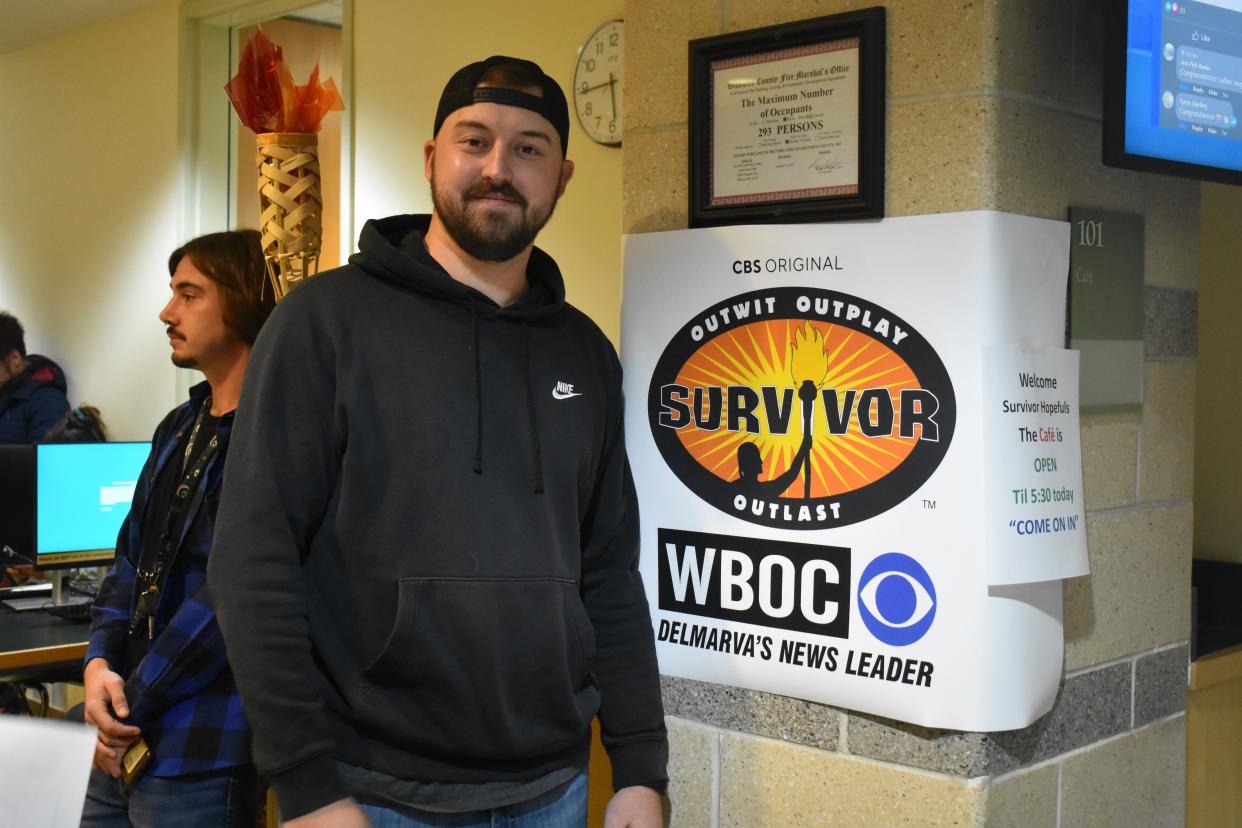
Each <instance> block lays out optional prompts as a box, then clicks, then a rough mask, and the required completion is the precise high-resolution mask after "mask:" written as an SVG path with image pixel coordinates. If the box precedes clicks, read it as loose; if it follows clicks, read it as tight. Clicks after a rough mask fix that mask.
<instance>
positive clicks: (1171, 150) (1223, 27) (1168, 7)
mask: <svg viewBox="0 0 1242 828" xmlns="http://www.w3.org/2000/svg"><path fill="white" fill-rule="evenodd" d="M1114 2H1115V3H1118V4H1119V5H1120V6H1121V8H1120V9H1115V12H1116V11H1120V12H1121V14H1119V15H1116V16H1114V17H1112V19H1113V20H1114V21H1115V22H1114V24H1113V25H1114V27H1115V31H1113V32H1111V33H1110V34H1111V35H1112V36H1113V45H1112V46H1111V48H1110V49H1109V55H1108V58H1107V62H1108V77H1107V78H1106V83H1105V114H1104V131H1105V140H1104V163H1106V164H1110V165H1113V166H1119V167H1129V168H1131V169H1139V170H1147V171H1151V172H1160V173H1167V174H1172V175H1182V176H1187V177H1189V178H1198V179H1201V180H1206V181H1220V182H1223V183H1228V184H1242V125H1239V118H1240V117H1242V0H1185V1H1184V2H1182V1H1181V0H1179V2H1173V0H1114ZM1122 32H1124V38H1122V37H1120V35H1121V33H1122Z"/></svg>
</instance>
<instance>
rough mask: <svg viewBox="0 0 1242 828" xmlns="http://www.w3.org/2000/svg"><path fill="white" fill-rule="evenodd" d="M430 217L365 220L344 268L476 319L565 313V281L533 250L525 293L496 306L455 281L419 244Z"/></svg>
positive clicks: (546, 257)
mask: <svg viewBox="0 0 1242 828" xmlns="http://www.w3.org/2000/svg"><path fill="white" fill-rule="evenodd" d="M430 225H431V216H430V215H400V216H389V217H388V218H382V219H371V220H369V221H367V223H366V224H364V225H363V226H362V233H361V234H360V235H359V237H358V250H359V252H358V253H355V254H354V255H353V256H351V257H350V259H349V263H350V264H352V265H354V266H355V267H358V268H361V269H362V270H364V271H366V272H367V273H368V274H370V275H371V276H374V277H375V278H377V279H380V280H382V281H385V282H389V283H391V284H394V285H397V286H399V287H403V288H405V289H407V290H414V291H417V292H419V293H422V294H424V295H426V296H430V297H434V298H436V299H442V300H444V301H447V302H453V303H455V304H459V305H468V306H471V307H473V308H474V309H475V312H476V313H478V314H480V315H482V316H495V317H497V318H504V319H512V320H515V321H516V320H527V321H530V322H534V321H536V320H542V319H547V318H549V317H553V316H556V315H557V314H560V313H561V312H562V311H563V310H564V309H565V280H564V279H563V278H561V270H560V268H559V267H557V266H556V262H554V261H553V260H552V257H551V256H549V255H548V254H547V253H544V252H543V251H542V250H540V249H539V248H538V247H536V248H533V249H532V250H531V254H530V262H529V264H528V265H527V267H526V282H527V287H526V292H525V293H523V294H522V295H521V296H519V297H518V298H517V300H515V301H514V302H513V303H512V304H509V305H505V306H504V307H500V306H499V305H497V304H496V303H495V302H493V301H492V300H491V299H489V298H488V297H486V296H484V295H483V294H482V293H479V292H478V291H477V290H475V289H474V288H472V287H469V286H467V285H463V284H462V283H461V282H458V281H456V280H455V279H454V278H453V277H452V276H450V275H449V274H448V272H447V271H445V269H444V268H443V267H442V266H441V265H440V263H439V262H437V261H436V260H435V259H433V258H432V257H431V254H429V253H428V252H427V248H426V246H425V245H424V244H423V238H424V237H425V236H426V235H427V228H428V227H429V226H430Z"/></svg>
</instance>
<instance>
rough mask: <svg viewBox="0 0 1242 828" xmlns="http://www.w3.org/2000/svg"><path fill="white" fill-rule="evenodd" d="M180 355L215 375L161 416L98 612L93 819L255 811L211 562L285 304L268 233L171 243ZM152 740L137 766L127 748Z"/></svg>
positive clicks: (220, 820) (87, 704) (218, 818)
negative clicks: (253, 370) (270, 331)
mask: <svg viewBox="0 0 1242 828" xmlns="http://www.w3.org/2000/svg"><path fill="white" fill-rule="evenodd" d="M168 270H169V273H170V275H171V277H172V279H171V288H172V298H171V299H169V301H168V304H167V305H166V306H165V307H164V309H163V311H161V312H160V321H161V322H163V323H164V325H165V327H166V330H167V333H168V339H169V345H170V346H171V348H172V361H173V363H174V364H176V365H177V366H179V367H182V368H197V369H198V370H200V371H202V372H203V374H204V375H205V377H206V380H207V381H206V382H203V383H200V384H198V385H196V386H195V387H194V388H192V389H191V390H190V399H189V400H188V401H187V402H185V403H182V404H181V405H179V406H178V407H177V408H175V409H173V411H172V412H170V413H169V414H168V416H167V417H165V418H164V421H163V422H161V423H160V425H159V427H158V428H157V429H156V430H155V436H154V437H153V438H152V443H151V454H150V455H149V456H148V457H147V462H146V465H145V466H144V467H143V470H142V473H141V476H140V478H139V480H138V484H137V487H136V488H135V491H134V499H133V503H132V505H131V507H130V512H129V515H128V517H126V519H125V522H124V524H123V525H122V526H121V531H120V535H119V536H118V537H117V544H116V560H115V563H114V565H113V567H112V571H111V572H109V574H108V577H107V578H106V579H105V580H104V582H103V585H102V586H101V587H100V590H99V595H98V597H97V598H96V601H95V606H94V609H93V611H92V624H91V636H90V644H89V647H88V649H87V653H86V667H85V672H84V681H83V683H84V685H85V701H84V707H83V713H84V716H85V719H86V721H88V722H90V723H92V724H95V725H96V726H98V728H99V739H98V742H97V744H96V748H95V770H94V771H93V772H92V774H91V780H90V785H89V787H88V789H87V796H86V803H85V808H84V811H83V815H82V824H83V825H90V826H103V825H117V826H128V825H131V824H132V825H136V826H143V825H157V824H166V823H168V821H169V819H170V818H172V817H173V816H174V815H175V816H176V818H177V819H179V820H181V821H178V822H177V824H179V825H181V824H186V825H190V824H193V825H211V826H233V825H238V826H241V825H250V826H252V825H253V824H254V815H255V805H256V799H257V797H256V784H255V773H254V768H253V765H252V764H251V759H250V732H249V729H248V728H247V725H246V720H245V718H244V716H243V714H242V708H241V702H240V700H239V699H238V696H237V687H236V685H235V684H234V682H233V674H232V672H231V671H230V669H229V665H228V661H227V659H226V656H225V651H224V641H223V639H222V638H221V636H220V628H219V627H218V626H217V624H216V616H215V612H214V610H213V609H212V606H211V601H210V599H209V597H208V595H207V585H206V583H205V577H206V572H207V557H208V555H209V554H210V552H211V543H212V533H213V530H214V527H215V516H216V507H217V505H218V503H219V500H220V488H221V480H222V478H223V474H224V459H225V455H226V453H227V451H228V444H229V433H230V431H231V428H232V423H233V416H234V410H235V409H236V407H237V401H238V398H239V397H240V395H241V387H242V378H243V375H244V373H245V370H246V362H247V361H248V359H249V357H250V347H251V345H252V344H253V343H254V339H255V337H256V336H257V335H258V332H259V328H260V326H262V324H263V322H264V320H266V319H267V316H268V314H269V313H270V312H271V309H272V306H273V304H274V300H273V294H272V291H271V290H270V289H267V288H266V286H265V279H266V273H265V269H264V264H263V255H262V251H261V249H260V242H259V234H258V233H257V232H255V231H253V230H244V231H235V232H229V233H213V234H210V235H207V236H202V237H200V238H197V239H194V240H193V241H190V242H189V243H187V244H186V245H184V246H183V247H181V248H178V249H177V250H176V251H175V252H174V253H173V254H172V256H171V257H170V258H169V262H168ZM144 746H145V750H146V751H147V752H149V756H150V758H149V761H148V764H147V765H146V766H145V769H144V770H143V771H142V773H141V774H140V775H139V776H138V777H137V779H135V780H133V781H131V783H129V784H126V783H125V782H123V781H122V779H121V778H120V777H121V771H122V760H123V757H124V756H125V754H126V752H127V751H130V750H131V749H133V750H134V751H135V753H134V754H133V755H134V756H138V755H141V754H142V752H143V751H144Z"/></svg>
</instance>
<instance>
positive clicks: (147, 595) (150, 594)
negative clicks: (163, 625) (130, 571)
mask: <svg viewBox="0 0 1242 828" xmlns="http://www.w3.org/2000/svg"><path fill="white" fill-rule="evenodd" d="M163 568H164V565H163V562H162V561H161V562H159V563H157V564H156V565H155V569H153V570H151V571H149V572H143V571H142V570H139V571H138V579H139V580H138V583H139V586H141V585H142V584H146V585H147V587H146V589H143V590H142V592H141V593H139V595H138V604H137V606H135V607H134V614H133V617H132V621H131V622H130V628H129V630H130V634H131V635H132V634H133V632H134V630H136V629H137V628H138V625H139V624H140V623H142V619H144V618H145V619H146V620H147V640H148V641H152V640H154V639H155V611H156V610H157V609H158V608H159V605H160V587H159V582H160V571H161V570H163Z"/></svg>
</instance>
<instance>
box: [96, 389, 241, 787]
mask: <svg viewBox="0 0 1242 828" xmlns="http://www.w3.org/2000/svg"><path fill="white" fill-rule="evenodd" d="M209 391H210V388H209V386H208V385H207V383H205V382H203V383H199V384H198V385H196V386H194V388H192V389H191V390H190V399H189V401H187V402H185V403H182V404H181V405H180V406H178V407H177V408H175V409H173V411H172V412H171V413H169V415H168V416H167V417H165V418H164V421H163V422H161V423H160V425H159V427H158V428H156V430H155V436H154V437H153V438H152V440H151V454H150V455H149V456H148V457H147V462H146V464H145V465H144V466H143V469H142V474H141V476H140V477H139V479H138V484H137V486H136V487H135V489H134V500H133V503H132V504H131V506H130V510H129V515H128V516H127V517H126V518H125V522H124V523H123V524H122V525H121V531H120V534H119V535H118V536H117V541H116V559H115V561H114V563H113V566H112V570H111V571H110V572H109V573H108V576H107V577H106V578H105V579H104V582H103V584H102V586H101V587H100V589H99V595H98V596H97V597H96V599H95V606H94V608H93V609H92V611H91V636H90V643H89V644H88V646H87V651H86V661H87V662H89V661H90V660H91V659H93V658H103V659H106V660H107V662H108V664H109V665H111V667H112V669H113V670H115V671H116V672H117V673H119V674H120V675H121V676H122V677H124V678H125V698H126V700H127V701H128V702H129V708H130V715H129V719H128V720H127V723H129V724H132V725H136V726H137V727H139V728H141V729H142V736H143V738H144V739H145V740H146V742H147V745H148V746H149V747H150V748H151V760H152V761H151V764H150V765H149V766H148V769H147V772H148V773H150V774H153V775H155V776H181V775H185V774H191V773H202V772H204V771H210V770H217V769H220V768H227V767H232V766H235V765H241V764H247V763H249V762H250V761H251V760H250V730H249V728H248V727H247V725H246V720H245V717H244V716H243V714H242V708H241V700H240V699H239V698H238V695H237V686H236V684H235V683H234V681H233V674H232V671H231V670H230V669H229V665H228V660H227V658H226V656H225V652H224V639H223V638H222V637H221V635H220V627H219V625H218V624H217V623H216V614H215V611H214V610H213V609H212V607H211V601H210V599H209V598H208V596H207V583H206V575H207V556H208V554H209V553H210V551H211V538H212V532H213V530H214V527H215V519H216V508H217V506H218V505H219V502H220V486H221V481H222V478H223V476H224V458H225V454H226V452H227V450H228V442H229V432H230V430H231V428H232V425H233V415H232V414H231V413H230V414H226V415H224V416H223V417H221V418H220V424H219V428H218V430H217V432H216V433H217V437H218V442H219V450H218V453H217V454H216V456H215V457H214V458H213V459H212V460H211V462H210V463H209V464H208V466H207V468H206V470H205V472H204V477H205V479H204V482H203V485H201V486H199V488H198V491H197V492H196V493H195V496H194V500H193V501H192V503H191V505H190V508H189V510H188V513H187V515H186V518H185V521H184V523H183V525H182V526H181V527H180V542H179V545H178V546H177V548H176V551H175V552H174V557H173V559H172V561H171V562H170V563H166V565H165V566H166V569H167V571H168V575H167V576H166V578H165V583H164V586H163V588H162V589H161V592H160V602H159V606H158V608H157V610H156V613H155V634H154V637H153V639H152V641H151V643H150V647H149V648H148V650H147V653H146V655H145V657H143V658H142V659H141V660H140V661H139V662H138V663H137V664H127V663H126V652H127V649H128V639H129V624H130V619H131V617H132V616H133V612H134V608H135V605H136V603H137V594H136V582H137V578H136V572H137V568H138V565H139V557H140V555H141V554H142V532H143V526H144V525H145V524H146V522H147V514H146V509H147V504H148V500H149V498H150V496H151V487H152V485H153V484H154V483H155V480H156V478H157V477H158V475H159V473H160V470H161V469H163V468H164V464H165V463H168V462H174V463H176V462H179V458H180V456H181V451H183V450H184V446H185V442H184V441H185V440H188V439H189V433H190V430H191V429H192V428H193V425H194V419H195V417H196V416H197V415H198V411H199V409H200V407H201V406H202V405H203V402H204V400H205V399H206V397H207V394H208V393H209ZM155 518H156V520H155V521H154V523H153V525H161V526H162V522H163V520H164V516H163V515H156V516H155Z"/></svg>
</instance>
